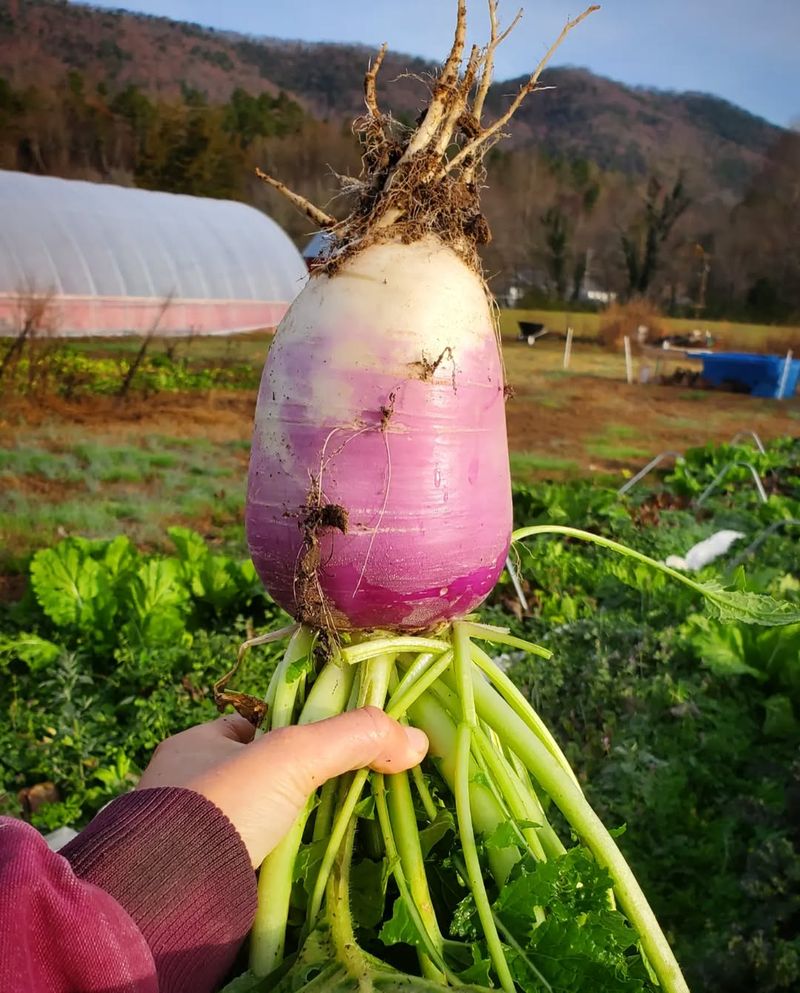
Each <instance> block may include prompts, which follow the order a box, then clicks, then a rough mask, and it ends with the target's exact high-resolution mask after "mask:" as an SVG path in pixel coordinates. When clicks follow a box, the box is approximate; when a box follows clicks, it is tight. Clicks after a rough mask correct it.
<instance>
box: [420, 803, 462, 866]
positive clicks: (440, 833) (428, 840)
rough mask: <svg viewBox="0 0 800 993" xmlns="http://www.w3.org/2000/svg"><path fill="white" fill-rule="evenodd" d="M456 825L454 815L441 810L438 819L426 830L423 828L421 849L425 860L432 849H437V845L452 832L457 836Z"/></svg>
mask: <svg viewBox="0 0 800 993" xmlns="http://www.w3.org/2000/svg"><path fill="white" fill-rule="evenodd" d="M455 830H456V825H455V820H454V819H453V815H452V814H451V813H450V811H449V810H440V811H439V813H438V814H437V815H436V819H435V820H434V821H432V822H431V823H430V824H429V825H428V826H427V827H426V828H423V829H422V830H421V831H420V833H419V841H420V847H421V848H422V856H423V858H427V857H428V855H429V854H430V852H431V849H433V848H435V847H436V845H438V844H439V842H440V841H441V840H442V838H444V837H445V836H446V835H448V834H450V833H451V832H452V833H453V834H455Z"/></svg>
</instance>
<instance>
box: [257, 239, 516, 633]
mask: <svg viewBox="0 0 800 993" xmlns="http://www.w3.org/2000/svg"><path fill="white" fill-rule="evenodd" d="M437 360H438V364H437ZM434 365H435V369H433V370H432V366H434ZM317 492H321V500H319V501H315V499H314V494H315V493H317ZM310 502H311V503H312V504H315V505H318V504H319V503H321V504H322V505H326V504H327V505H337V506H338V507H341V508H343V509H344V510H345V511H346V513H347V532H346V533H342V532H341V531H340V530H337V529H336V528H335V527H331V526H327V527H317V528H315V530H314V535H313V538H314V540H316V541H318V545H319V556H318V568H317V570H316V577H315V582H316V579H318V581H319V587H320V588H321V593H322V602H323V604H324V609H323V610H322V611H319V612H320V613H321V614H322V616H308V613H309V607H308V604H307V603H306V602H304V596H303V593H302V588H301V587H302V584H299V583H298V567H299V565H300V563H301V560H302V559H303V556H304V553H305V552H307V551H308V548H309V533H308V528H307V526H306V527H304V522H307V521H308V506H309V503H310ZM246 526H247V537H248V543H249V546H250V553H251V555H252V558H253V562H254V564H255V567H256V569H257V571H258V573H259V575H260V577H261V579H262V581H263V582H264V585H265V586H266V588H267V590H268V591H269V593H270V594H271V595H272V596H273V597H274V599H275V600H276V601H277V602H278V603H279V604H280V605H281V606H282V607H284V608H285V609H286V610H287V611H288V612H289V613H291V614H292V615H294V616H296V617H298V618H299V619H301V620H304V621H308V622H311V623H316V624H318V625H320V626H330V625H331V624H332V625H334V626H336V627H338V628H356V629H358V628H381V629H393V630H412V629H413V630H417V629H423V628H429V627H433V626H435V625H436V624H437V623H439V622H441V621H448V620H451V619H453V618H456V617H461V616H463V615H465V614H467V613H469V612H470V611H471V610H473V609H474V608H475V607H476V606H477V605H478V604H479V603H480V602H481V601H482V600H483V599H485V597H486V596H487V594H488V593H489V592H490V591H491V589H492V588H493V586H494V585H495V583H496V581H497V578H498V577H499V575H500V572H501V571H502V569H503V566H504V562H505V558H506V555H507V553H508V546H509V541H510V535H511V485H510V478H509V464H508V447H507V441H506V424H505V394H504V379H503V370H502V363H501V358H500V353H499V348H498V344H497V340H496V336H495V331H494V326H493V322H492V315H491V312H490V309H489V305H488V303H487V299H486V294H485V291H484V288H483V284H482V282H481V280H480V279H479V277H478V276H476V275H475V273H473V272H472V271H471V270H470V269H469V268H468V267H467V266H466V265H465V264H464V263H463V262H462V261H461V260H460V259H459V258H458V256H457V255H456V254H455V253H454V252H453V251H452V250H451V249H449V248H446V247H445V246H444V245H442V244H441V243H440V242H439V241H438V240H436V239H434V238H426V239H425V240H423V241H420V242H416V243H414V244H411V245H401V244H398V243H385V244H378V245H373V246H372V247H370V248H368V249H366V250H365V251H363V252H361V253H360V254H357V255H355V256H354V257H353V258H351V259H350V260H349V261H348V262H346V263H345V264H344V265H343V266H342V268H341V269H340V270H339V271H338V272H336V274H335V275H334V276H332V277H328V276H326V275H316V276H312V278H311V279H310V281H309V284H308V286H307V287H306V288H305V289H304V290H303V292H302V293H301V294H300V296H299V297H298V298H297V300H296V301H295V302H294V304H293V305H292V307H291V308H290V310H289V312H288V313H287V315H286V317H285V318H284V320H283V322H282V323H281V325H280V327H279V329H278V331H277V334H276V337H275V341H274V343H273V345H272V348H271V349H270V352H269V356H268V359H267V363H266V365H265V368H264V373H263V377H262V381H261V388H260V391H259V397H258V405H257V409H256V417H255V428H254V435H253V446H252V454H251V461H250V473H249V479H248V495H247V512H246ZM315 556H316V553H315ZM315 561H316V557H315ZM298 591H300V592H298Z"/></svg>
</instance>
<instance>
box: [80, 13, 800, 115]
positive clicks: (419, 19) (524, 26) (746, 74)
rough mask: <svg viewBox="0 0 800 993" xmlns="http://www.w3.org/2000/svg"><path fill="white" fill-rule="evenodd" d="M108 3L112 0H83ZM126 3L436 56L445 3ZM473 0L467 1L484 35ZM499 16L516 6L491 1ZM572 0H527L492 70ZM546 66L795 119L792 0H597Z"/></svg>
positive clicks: (448, 29)
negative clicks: (575, 68) (706, 96)
mask: <svg viewBox="0 0 800 993" xmlns="http://www.w3.org/2000/svg"><path fill="white" fill-rule="evenodd" d="M94 4H95V5H96V6H101V7H103V6H105V7H119V6H120V5H121V4H120V0H94ZM124 5H125V6H126V7H128V8H129V9H131V10H139V11H144V12H146V13H149V14H160V15H162V16H165V17H172V18H175V19H176V20H189V21H196V22H197V23H200V24H206V25H209V26H211V27H216V28H225V29H229V30H235V31H241V32H243V33H246V34H253V35H270V36H273V37H278V38H302V39H305V40H307V41H355V42H364V43H366V44H371V45H375V46H377V45H378V44H379V43H380V42H382V41H387V42H388V43H389V45H390V47H392V48H393V49H395V51H402V52H409V53H412V54H414V55H423V56H427V57H430V58H436V59H438V58H440V57H441V55H442V54H443V53H444V52H445V51H446V49H447V47H448V45H449V42H450V40H451V38H452V22H453V16H454V9H455V3H454V0H291V2H290V0H257V2H251V0H226V2H225V3H220V2H219V0H129V2H128V3H125V4H124ZM484 8H485V4H484V2H483V0H470V11H471V14H472V30H471V32H470V34H471V36H472V38H471V40H474V41H478V42H480V41H483V40H484V38H485V31H486V27H487V18H486V13H485V9H484ZM500 9H501V17H502V18H503V19H504V21H505V22H508V21H509V20H510V19H511V18H512V17H513V15H514V13H515V12H516V10H517V4H516V3H514V2H513V0H501V3H500ZM581 9H582V6H579V4H578V3H576V0H530V2H529V3H528V4H527V6H526V10H525V16H524V19H523V21H522V23H521V24H520V25H519V26H518V27H517V30H516V31H515V32H514V34H513V35H512V36H511V37H510V38H509V39H508V40H507V42H506V43H505V45H504V47H503V48H502V49H501V50H500V52H499V53H498V57H497V72H496V76H497V78H499V79H503V78H509V77H512V76H519V75H521V74H522V73H524V72H526V71H528V70H530V68H531V67H532V65H533V64H534V62H535V61H536V60H537V59H538V57H539V56H540V55H541V54H542V53H543V52H544V51H545V50H546V48H547V44H549V42H550V41H551V40H552V39H553V38H554V37H555V36H556V35H557V34H558V32H559V30H560V29H561V26H562V25H563V23H564V21H565V20H566V19H567V17H568V16H570V15H573V16H574V15H575V14H576V13H578V12H579V11H580V10H581ZM555 61H556V63H561V64H571V65H580V66H586V67H587V68H589V69H592V70H593V71H595V72H598V73H601V74H602V75H605V76H610V77H611V78H612V79H618V80H621V81H622V82H625V83H631V84H639V85H644V86H656V87H659V88H662V89H674V90H702V91H704V92H708V93H715V94H717V95H719V96H722V97H725V98H726V99H728V100H731V101H732V102H733V103H737V104H739V105H740V106H742V107H745V108H747V109H748V110H750V111H752V112H753V113H756V114H759V115H761V116H762V117H766V118H767V119H768V120H771V121H774V122H775V123H776V124H783V125H789V124H791V123H792V122H794V123H798V122H800V0H605V3H604V4H603V8H602V10H600V11H598V12H597V13H596V14H594V15H593V16H592V17H591V18H590V19H589V20H588V21H586V22H585V23H584V24H583V25H581V26H580V27H579V28H578V29H577V30H576V31H575V32H573V34H572V35H570V37H569V38H568V39H567V40H566V42H565V43H564V45H563V47H562V49H561V51H560V53H559V55H558V56H557V58H556V60H555Z"/></svg>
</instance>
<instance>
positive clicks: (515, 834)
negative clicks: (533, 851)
mask: <svg viewBox="0 0 800 993" xmlns="http://www.w3.org/2000/svg"><path fill="white" fill-rule="evenodd" d="M532 827H537V825H536V824H534V823H533V821H514V820H508V821H503V823H502V824H499V825H498V826H497V827H496V828H495V829H494V831H492V833H491V834H488V835H486V837H485V838H484V839H483V844H484V846H485V847H486V848H487V849H490V850H491V849H503V848H511V847H512V846H513V845H516V846H517V847H521V846H522V844H523V840H522V839H521V838H520V832H521V831H522V830H523V829H524V828H532Z"/></svg>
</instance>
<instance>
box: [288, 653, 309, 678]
mask: <svg viewBox="0 0 800 993" xmlns="http://www.w3.org/2000/svg"><path fill="white" fill-rule="evenodd" d="M312 668H313V656H312V654H311V652H309V653H308V654H307V655H303V656H302V658H299V659H297V661H295V662H292V664H291V665H290V666H288V667H287V669H286V682H287V683H293V682H295V680H297V679H299V678H300V677H301V676H304V675H305V674H306V673H307V672H311V669H312Z"/></svg>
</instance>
